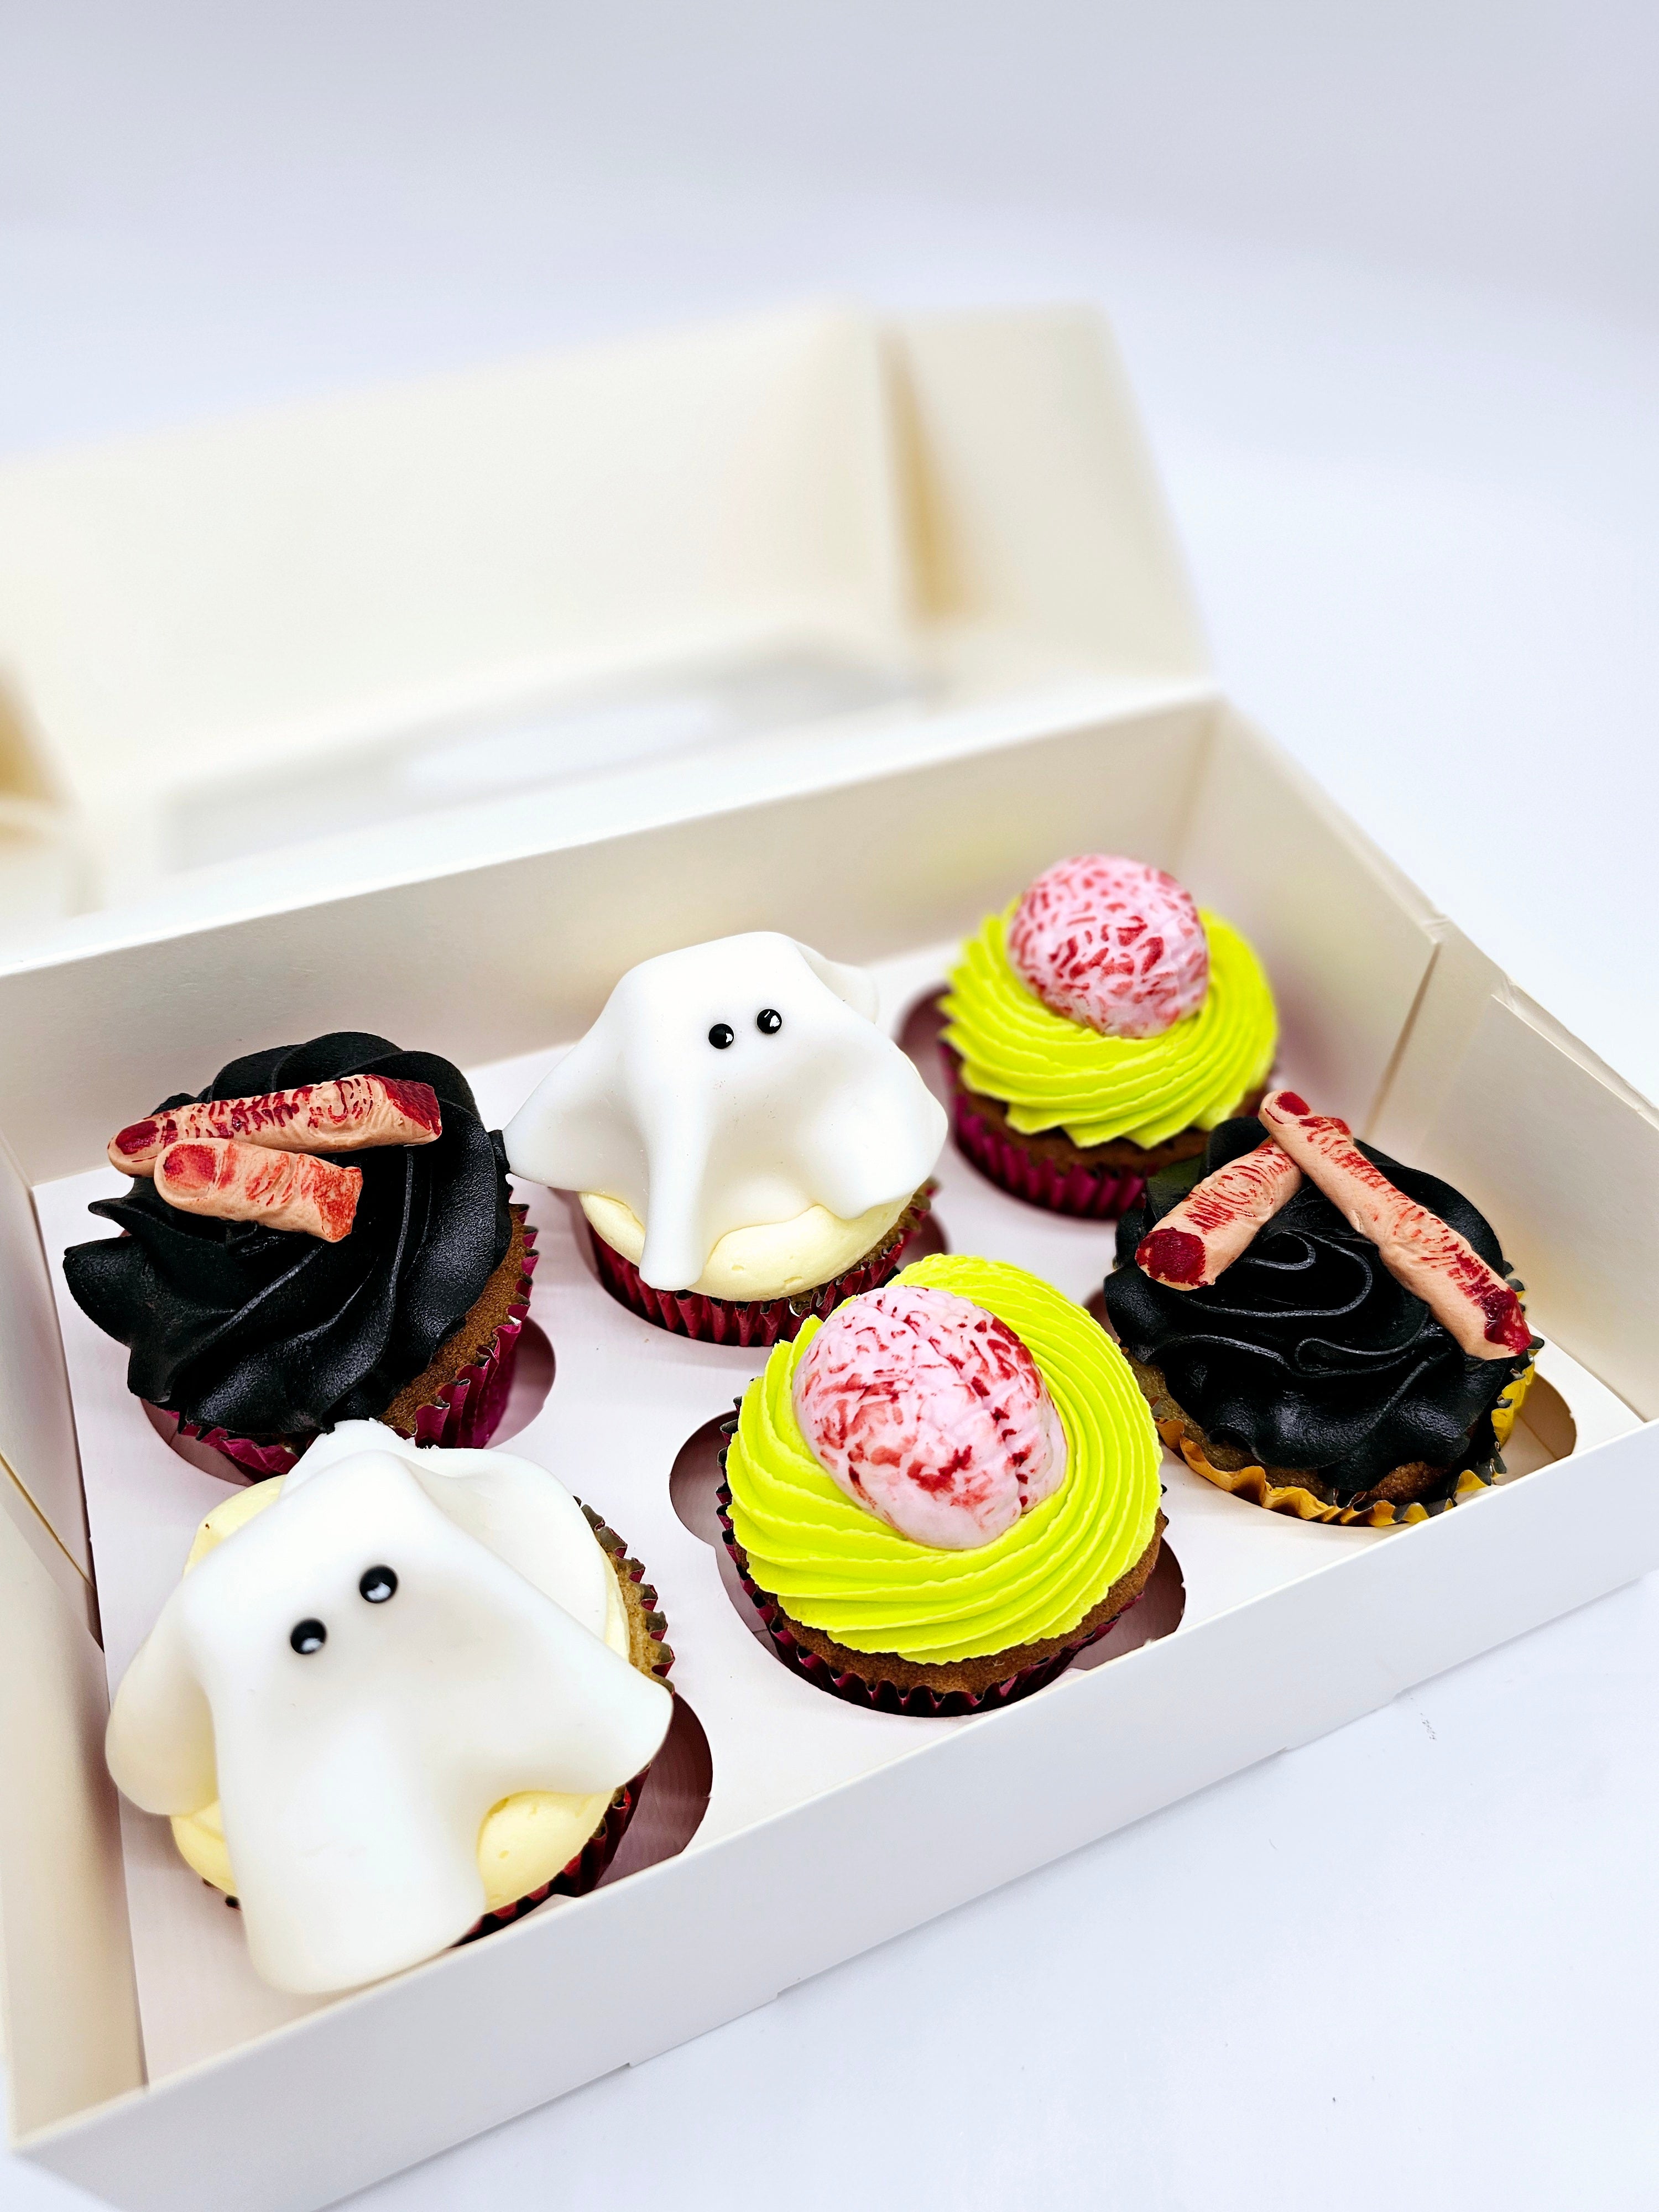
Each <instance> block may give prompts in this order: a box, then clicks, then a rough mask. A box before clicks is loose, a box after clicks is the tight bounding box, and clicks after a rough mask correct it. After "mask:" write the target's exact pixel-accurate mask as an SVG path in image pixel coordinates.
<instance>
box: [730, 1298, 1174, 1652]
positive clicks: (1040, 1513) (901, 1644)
mask: <svg viewBox="0 0 1659 2212" xmlns="http://www.w3.org/2000/svg"><path fill="white" fill-rule="evenodd" d="M896 1279H897V1280H898V1281H899V1282H901V1283H918V1284H925V1285H930V1286H931V1287H932V1288H933V1289H935V1290H941V1291H955V1292H956V1294H957V1297H964V1298H969V1299H971V1300H972V1301H973V1303H974V1304H975V1305H977V1306H981V1307H983V1309H984V1310H986V1312H987V1313H993V1314H995V1315H996V1316H997V1317H998V1319H999V1320H1000V1321H1004V1322H1006V1323H1007V1324H1008V1326H1009V1328H1012V1330H1013V1332H1014V1334H1016V1335H1017V1336H1018V1338H1019V1339H1020V1340H1021V1341H1022V1342H1023V1343H1024V1346H1025V1347H1026V1349H1027V1351H1028V1352H1030V1355H1031V1357H1032V1358H1033V1359H1034V1360H1035V1361H1036V1364H1037V1368H1038V1370H1039V1371H1040V1372H1041V1374H1042V1379H1043V1381H1044V1383H1046V1384H1047V1386H1048V1395H1050V1397H1051V1398H1052V1399H1053V1400H1054V1404H1055V1406H1056V1407H1057V1408H1058V1409H1059V1413H1060V1422H1061V1425H1062V1426H1063V1427H1064V1429H1065V1431H1066V1478H1065V1480H1064V1481H1063V1482H1062V1483H1061V1484H1060V1488H1059V1489H1058V1490H1057V1491H1055V1492H1054V1493H1053V1495H1052V1496H1050V1497H1048V1498H1044V1499H1043V1501H1042V1504H1040V1505H1035V1506H1033V1507H1032V1508H1031V1510H1030V1512H1029V1513H1024V1514H1022V1515H1021V1516H1020V1518H1019V1519H1018V1521H1017V1522H1015V1523H1014V1525H1013V1527H1012V1528H1008V1529H1006V1530H1005V1531H1004V1532H1003V1534H1001V1535H1000V1536H999V1537H998V1538H997V1539H996V1540H995V1541H994V1543H990V1544H986V1545H983V1546H981V1547H980V1548H979V1549H978V1550H977V1551H967V1552H945V1551H936V1550H935V1549H933V1547H932V1546H930V1545H926V1544H917V1543H914V1542H912V1541H911V1540H910V1538H909V1537H908V1536H901V1535H900V1534H898V1532H897V1530H896V1529H894V1528H889V1527H888V1525H887V1523H886V1522H884V1521H878V1520H877V1519H876V1517H875V1516H874V1515H873V1514H872V1513H866V1511H865V1510H864V1509H863V1508H862V1507H861V1506H859V1505H855V1504H854V1503H853V1501H852V1499H851V1498H848V1496H847V1494H846V1492H844V1491H842V1490H840V1489H838V1488H837V1487H836V1485H835V1483H833V1482H832V1481H831V1480H830V1479H829V1476H828V1475H827V1474H825V1473H824V1471H823V1468H821V1467H820V1466H819V1465H818V1462H817V1460H816V1459H815V1458H814V1457H813V1456H812V1454H811V1450H810V1449H809V1448H808V1445H807V1443H806V1439H805V1437H804V1436H803V1435H802V1434H801V1430H800V1424H799V1422H798V1421H797V1419H795V1408H794V1401H793V1383H794V1375H795V1367H796V1364H797V1363H798V1362H799V1359H800V1358H801V1356H802V1354H803V1353H804V1352H805V1350H806V1347H807V1346H808V1345H809V1344H811V1341H812V1339H813V1337H814V1336H815V1335H816V1334H817V1331H818V1328H819V1327H820V1326H821V1324H820V1323H819V1322H817V1321H809V1322H807V1323H806V1325H805V1328H803V1329H802V1330H801V1333H800V1334H799V1336H798V1337H797V1338H796V1339H795V1340H794V1342H793V1344H780V1345H777V1346H775V1348H774V1350H773V1352H772V1356H771V1358H769V1360H768V1362H767V1364H766V1369H765V1371H764V1373H763V1374H761V1375H759V1376H757V1377H756V1379H755V1381H754V1382H752V1383H750V1386H749V1389H748V1391H747V1393H746V1394H745V1395H744V1401H743V1408H742V1412H741V1413H740V1414H739V1416H738V1431H737V1434H736V1435H735V1436H734V1437H732V1443H731V1448H730V1449H729V1450H728V1451H727V1454H726V1482H727V1485H728V1486H729V1487H730V1490H731V1492H732V1531H733V1534H735V1535H736V1537H737V1540H738V1542H739V1543H740V1544H741V1545H742V1546H743V1547H744V1551H745V1552H746V1553H748V1554H749V1568H750V1573H751V1575H752V1576H753V1577H754V1579H755V1581H756V1582H757V1584H758V1585H759V1586H760V1588H761V1589H763V1590H766V1591H769V1593H770V1594H771V1595H773V1596H775V1597H776V1598H777V1599H778V1600H779V1601H781V1604H782V1606H783V1608H784V1610H785V1611H786V1612H787V1613H792V1614H793V1616H794V1618H795V1619H796V1620H799V1621H804V1622H805V1624H806V1626H808V1627H809V1628H821V1629H823V1632H825V1634H826V1635H829V1636H833V1637H834V1638H835V1639H836V1642H837V1643H838V1644H847V1645H848V1646H849V1647H850V1648H851V1649H852V1650H854V1651H886V1652H896V1653H897V1654H898V1655H899V1656H900V1657H901V1658H905V1659H915V1660H922V1661H934V1662H942V1661H945V1660H950V1659H975V1658H979V1657H981V1656H982V1655H984V1654H985V1653H987V1652H991V1651H1002V1650H1006V1649H1007V1648H1008V1647H1009V1646H1010V1645H1011V1644H1035V1643H1038V1642H1041V1641H1042V1639H1043V1638H1047V1637H1050V1636H1064V1635H1065V1634H1066V1632H1067V1631H1068V1630H1069V1629H1073V1628H1075V1627H1076V1626H1077V1625H1078V1623H1079V1621H1080V1620H1082V1618H1083V1616H1084V1614H1085V1613H1089V1612H1091V1611H1092V1610H1093V1608H1094V1607H1096V1606H1097V1605H1098V1604H1099V1602H1100V1601H1101V1599H1102V1598H1103V1597H1104V1596H1105V1595H1106V1593H1107V1591H1108V1590H1109V1589H1110V1588H1111V1587H1112V1584H1113V1583H1115V1582H1116V1581H1117V1580H1118V1578H1119V1577H1120V1576H1121V1575H1123V1574H1125V1573H1126V1572H1127V1570H1128V1569H1129V1568H1130V1567H1132V1566H1133V1565H1134V1563H1135V1561H1136V1560H1137V1559H1139V1557H1140V1555H1141V1553H1143V1552H1144V1551H1145V1550H1146V1547H1147V1546H1148V1544H1150V1543H1151V1542H1152V1532H1153V1529H1154V1528H1155V1527H1156V1525H1157V1516H1158V1495H1159V1490H1158V1465H1159V1459H1160V1449H1159V1445H1158V1431H1156V1429H1154V1427H1153V1426H1152V1415H1151V1413H1149V1412H1148V1410H1147V1407H1146V1400H1145V1399H1144V1398H1143V1397H1142V1396H1141V1395H1140V1392H1139V1389H1138V1388H1137V1387H1136V1384H1135V1381H1134V1377H1133V1375H1131V1373H1130V1371H1129V1367H1128V1363H1127V1361H1126V1360H1125V1358H1124V1357H1123V1354H1122V1353H1121V1352H1120V1351H1119V1350H1118V1348H1117V1346H1115V1344H1114V1343H1113V1342H1112V1340H1111V1339H1110V1338H1109V1336H1108V1335H1107V1334H1106V1333H1105V1331H1104V1330H1103V1329H1102V1328H1099V1327H1098V1326H1097V1323H1096V1322H1093V1321H1091V1319H1090V1317H1089V1316H1088V1315H1087V1314H1086V1313H1085V1312H1084V1310H1083V1309H1082V1308H1081V1307H1080V1306H1076V1305H1073V1303H1072V1301H1071V1300H1070V1299H1069V1298H1066V1297H1061V1296H1060V1292H1059V1291H1056V1290H1054V1289H1053V1288H1051V1287H1050V1285H1048V1284H1047V1283H1044V1282H1040V1281H1039V1280H1038V1279H1037V1278H1036V1276H1035V1275H1028V1274H1027V1273H1025V1271H1024V1268H1022V1267H1007V1266H1005V1265H1004V1264H1003V1263H1002V1262H1001V1261H995V1260H975V1259H968V1258H965V1257H957V1256H954V1255H944V1256H940V1257H939V1258H935V1259H931V1260H921V1261H917V1262H916V1264H915V1266H914V1267H906V1268H905V1269H904V1271H903V1272H902V1273H901V1274H900V1275H899V1276H898V1277H897V1278H896Z"/></svg>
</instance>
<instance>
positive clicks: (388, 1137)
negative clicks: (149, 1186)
mask: <svg viewBox="0 0 1659 2212" xmlns="http://www.w3.org/2000/svg"><path fill="white" fill-rule="evenodd" d="M443 1127H444V1121H443V1111H442V1109H441V1107H440V1105H439V1103H438V1094H437V1092H436V1091H435V1090H434V1089H433V1088H432V1085H430V1084H429V1083H404V1082H401V1081H399V1080H398V1079H397V1078H396V1077H393V1076H384V1075H343V1076H341V1078H340V1079H339V1080H338V1081H337V1083H302V1084H301V1085H300V1087H299V1088H298V1090H296V1091H265V1092H264V1093H262V1094H261V1095H260V1096H259V1097H255V1098H208V1099H204V1100H203V1101H201V1102H200V1103H198V1104H194V1105H190V1106H175V1107H174V1108H173V1109H172V1110H171V1111H170V1112H168V1113H166V1114H150V1115H146V1117H145V1118H144V1120H143V1121H134V1122H133V1123H132V1124H131V1126H130V1127H127V1128H125V1129H123V1130H122V1131H121V1132H120V1133H119V1134H118V1135H117V1136H114V1137H112V1138H111V1139H110V1146H109V1156H110V1158H111V1160H112V1163H113V1164H114V1165H115V1166H117V1167H118V1168H119V1169H120V1170H121V1171H122V1173H123V1174H124V1175H131V1176H146V1175H148V1174H149V1171H150V1170H151V1168H152V1167H153V1166H154V1165H155V1160H156V1157H157V1155H158V1154H159V1153H160V1152H162V1151H164V1150H165V1148H166V1147H167V1146H168V1145H173V1144H178V1143H179V1142H180V1141H181V1140H182V1139H185V1138H186V1137H234V1138H237V1139H240V1141H241V1142H242V1143H243V1144H245V1145H263V1146H264V1147H265V1148H266V1150H267V1151H269V1152H367V1151H368V1150H369V1149H370V1148H371V1147H373V1146H378V1145H429V1144H431V1143H432V1141H433V1139H435V1138H436V1137H441V1135H442V1134H443Z"/></svg>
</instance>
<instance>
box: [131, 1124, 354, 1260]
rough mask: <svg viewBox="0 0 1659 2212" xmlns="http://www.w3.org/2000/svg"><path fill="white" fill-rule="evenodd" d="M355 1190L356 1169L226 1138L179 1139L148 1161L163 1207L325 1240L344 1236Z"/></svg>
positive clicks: (347, 1231) (349, 1219)
mask: <svg viewBox="0 0 1659 2212" xmlns="http://www.w3.org/2000/svg"><path fill="white" fill-rule="evenodd" d="M362 1187H363V1171H362V1169H361V1168H342V1167H337V1166H336V1165H335V1164H334V1162H333V1161H332V1160H318V1159H313V1158H311V1157H310V1155H309V1154H308V1153H306V1152H271V1151H270V1150H269V1149H268V1148H267V1147H265V1146H262V1145H241V1144H238V1143H237V1142H236V1140H235V1139H234V1137H187V1138H185V1139H184V1140H183V1141H182V1142H181V1143H179V1144H174V1145H169V1146H167V1150H166V1151H165V1152H163V1153H162V1154H161V1158H159V1159H158V1160H157V1161H156V1163H155V1188H156V1191H157V1193H158V1194H160V1196H161V1197H162V1198H164V1199H166V1200H167V1204H168V1205H169V1206H178V1207H179V1208H180V1210H181V1211H182V1212H186V1213H210V1214H213V1215H215V1216H216V1218H218V1219H219V1220H221V1221H258V1222H263V1223H264V1225H265V1227H266V1228H267V1229H298V1230H303V1231H304V1232H305V1234H306V1235H307V1237H320V1238H321V1239H322V1241H323V1243H325V1244H337V1243H339V1242H340V1239H341V1238H342V1237H348V1236H349V1235H350V1233H351V1224H352V1221H353V1218H355V1216H356V1212H357V1199H358V1195H359V1194H360V1193H361V1191H362Z"/></svg>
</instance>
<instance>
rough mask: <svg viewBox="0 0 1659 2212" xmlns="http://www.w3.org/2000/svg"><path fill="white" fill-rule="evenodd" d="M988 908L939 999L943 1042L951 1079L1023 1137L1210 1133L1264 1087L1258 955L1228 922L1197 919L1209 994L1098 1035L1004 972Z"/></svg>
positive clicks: (1269, 1056) (999, 929) (1264, 1024)
mask: <svg viewBox="0 0 1659 2212" xmlns="http://www.w3.org/2000/svg"><path fill="white" fill-rule="evenodd" d="M1013 911H1014V909H1013V908H1012V907H1010V908H1008V911H1007V913H1006V914H994V915H987V917H986V920H985V922H984V925H983V927H981V929H980V930H979V932H978V933H977V934H976V935H975V936H973V937H970V938H969V939H968V942H967V944H966V945H963V950H962V957H961V959H960V960H959V961H958V963H957V966H956V967H955V968H954V969H952V971H951V987H950V990H949V991H948V993H947V994H946V995H945V1013H946V1015H947V1016H948V1017H949V1020H948V1023H947V1025H946V1028H945V1042H946V1043H947V1044H949V1045H950V1046H951V1047H952V1048H953V1049H954V1050H955V1051H956V1052H957V1053H958V1054H960V1055H961V1058H962V1063H963V1065H962V1074H963V1081H964V1082H965V1083H966V1084H967V1085H968V1086H969V1089H970V1090H973V1091H983V1092H984V1094H985V1095H986V1097H988V1098H996V1099H1000V1101H1001V1102H1002V1103H1003V1104H1004V1105H1005V1107H1006V1109H1007V1115H1008V1120H1009V1122H1010V1124H1011V1126H1012V1127H1014V1128H1015V1129H1017V1130H1018V1131H1019V1133H1021V1135H1023V1136H1028V1137H1030V1136H1036V1135H1037V1134H1039V1133H1041V1132H1042V1131H1043V1130H1045V1129H1064V1131H1065V1132H1066V1135H1067V1136H1068V1137H1069V1138H1070V1139H1071V1140H1072V1142H1073V1144H1074V1145H1103V1144H1106V1143H1108V1142H1109V1140H1110V1139H1112V1138H1114V1137H1128V1138H1130V1139H1133V1142H1134V1143H1135V1144H1137V1145H1149V1146H1150V1145H1161V1144H1162V1143H1163V1142H1164V1139H1165V1138H1167V1137H1173V1136H1174V1135H1175V1133H1176V1131H1177V1130H1178V1129H1188V1128H1191V1127H1194V1125H1195V1126H1196V1127H1199V1128H1200V1129H1213V1128H1214V1127H1215V1126H1216V1124H1217V1122H1218V1121H1225V1120H1226V1119H1227V1116H1228V1115H1230V1114H1231V1113H1234V1112H1235V1111H1236V1110H1237V1107H1238V1103H1239V1101H1240V1100H1241V1099H1242V1098H1243V1097H1247V1096H1248V1094H1249V1092H1250V1091H1254V1090H1255V1087H1256V1085H1258V1084H1259V1083H1265V1082H1266V1080H1267V1073H1268V1071H1269V1069H1270V1068H1271V1067H1272V1066H1273V1048H1274V1046H1275V1045H1276V1044H1277V1042H1278V1041H1279V1027H1278V1022H1277V1019H1276V1018H1275V1016H1274V1013H1273V994H1272V992H1271V991H1270V990H1269V989H1268V987H1267V976H1266V975H1265V974H1264V973H1263V972H1262V968H1261V962H1260V961H1259V960H1258V959H1257V958H1256V957H1255V953H1254V952H1252V951H1251V950H1250V948H1249V945H1247V944H1246V943H1245V942H1244V939H1243V938H1242V937H1241V936H1240V935H1239V934H1238V932H1237V930H1236V929H1231V928H1229V927H1228V926H1227V924H1226V923H1225V921H1221V920H1220V919H1219V918H1218V916H1217V915H1212V914H1206V915H1203V917H1202V919H1203V922H1204V928H1205V933H1206V935H1207V937H1208V938H1209V940H1210V989H1209V995H1208V996H1207V997H1206V1000H1205V1001H1204V1004H1203V1005H1202V1006H1200V1008H1199V1010H1198V1012H1196V1013H1195V1014H1188V1017H1187V1018H1186V1019H1185V1020H1184V1021H1179V1022H1177V1023H1176V1025H1175V1027H1174V1028H1173V1029H1169V1030H1164V1034H1163V1036H1155V1037H1116V1036H1101V1035H1100V1034H1099V1032H1098V1031H1097V1030H1091V1029H1086V1028H1085V1026H1084V1025H1083V1024H1082V1023H1080V1022H1073V1021H1068V1020H1067V1019H1066V1017H1065V1016H1064V1015H1063V1014H1056V1013H1053V1012H1050V1010H1049V1009H1048V1007H1047V1006H1044V1005H1043V1003H1042V1000H1040V999H1039V998H1037V997H1036V994H1034V993H1033V992H1032V991H1030V989H1028V987H1026V985H1025V984H1024V982H1022V981H1021V980H1020V978H1019V977H1018V975H1016V974H1015V973H1014V970H1013V968H1012V965H1011V964H1010V963H1009V959H1008V952H1007V946H1006V929H1007V925H1008V922H1009V921H1010V920H1011V918H1012V915H1013Z"/></svg>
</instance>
